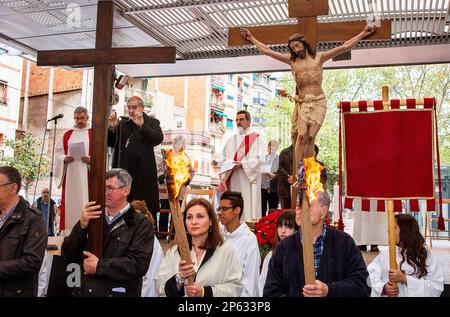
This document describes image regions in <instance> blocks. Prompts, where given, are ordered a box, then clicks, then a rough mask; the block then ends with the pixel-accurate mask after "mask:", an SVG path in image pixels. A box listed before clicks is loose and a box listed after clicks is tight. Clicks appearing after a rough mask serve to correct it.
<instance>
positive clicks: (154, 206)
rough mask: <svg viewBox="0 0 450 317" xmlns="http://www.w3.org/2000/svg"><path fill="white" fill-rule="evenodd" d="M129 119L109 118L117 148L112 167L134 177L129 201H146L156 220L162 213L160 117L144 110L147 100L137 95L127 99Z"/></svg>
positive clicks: (111, 138)
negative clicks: (158, 165)
mask: <svg viewBox="0 0 450 317" xmlns="http://www.w3.org/2000/svg"><path fill="white" fill-rule="evenodd" d="M127 111H128V115H129V118H123V119H122V120H120V121H119V119H118V118H117V114H116V113H115V112H113V114H112V115H111V116H110V117H109V132H108V146H109V147H113V148H114V155H113V162H112V167H113V168H116V167H120V168H123V169H125V170H127V171H128V173H130V175H131V177H133V185H132V186H131V192H130V196H129V197H128V201H133V200H145V202H146V203H147V207H148V209H149V210H150V212H151V213H152V216H153V219H157V218H156V214H157V213H158V212H159V197H158V176H157V172H156V160H155V153H154V149H153V148H154V147H155V146H157V145H159V144H161V142H162V141H163V139H164V137H163V133H162V130H161V127H160V125H159V120H157V119H156V118H153V117H149V116H148V115H147V114H145V113H144V101H143V100H142V99H141V98H140V97H137V96H133V97H131V98H129V99H128V101H127Z"/></svg>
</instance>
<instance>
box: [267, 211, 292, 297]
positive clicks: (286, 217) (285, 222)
mask: <svg viewBox="0 0 450 317" xmlns="http://www.w3.org/2000/svg"><path fill="white" fill-rule="evenodd" d="M297 230H298V226H297V223H296V222H295V211H294V210H292V209H287V210H286V211H284V212H282V213H281V214H280V215H279V216H278V219H277V234H276V236H275V241H274V244H273V248H272V251H270V252H269V253H267V255H266V257H265V258H264V262H263V265H262V269H261V274H260V275H259V280H258V290H259V296H263V291H264V285H265V284H266V278H267V271H268V270H269V263H270V259H271V258H272V253H273V252H274V251H275V248H276V247H277V244H278V242H280V241H281V240H284V239H285V238H287V237H289V236H291V235H293V234H294V233H295V231H297Z"/></svg>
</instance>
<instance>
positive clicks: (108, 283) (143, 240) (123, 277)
mask: <svg viewBox="0 0 450 317" xmlns="http://www.w3.org/2000/svg"><path fill="white" fill-rule="evenodd" d="M131 182H132V178H131V176H130V174H129V173H128V172H127V171H126V170H124V169H121V168H116V169H112V170H110V171H108V172H107V173H106V187H105V193H106V197H105V206H106V210H105V212H103V211H102V210H100V205H96V204H95V201H91V202H88V203H87V204H86V206H85V208H84V209H83V211H82V213H81V217H80V221H79V222H78V223H77V224H76V225H75V227H74V228H73V230H72V232H71V234H70V235H69V236H68V237H67V238H65V239H64V242H63V245H62V248H61V250H62V256H63V258H64V259H65V260H66V262H67V263H70V262H76V263H81V265H82V270H83V272H84V274H82V277H81V287H80V288H77V289H74V295H76V296H94V297H107V296H109V297H112V296H133V297H137V296H140V295H141V289H142V277H143V276H144V275H145V274H146V272H147V270H148V267H149V264H150V260H151V257H152V253H153V239H154V230H153V227H152V226H151V225H150V222H149V221H148V219H147V218H146V217H145V216H144V215H142V214H141V213H138V212H136V211H135V210H134V209H133V207H131V206H130V204H129V203H128V201H127V197H128V195H129V194H130V190H131ZM99 217H105V222H104V230H103V231H104V235H103V255H102V258H100V259H99V258H98V257H96V256H95V255H94V254H92V253H90V252H88V251H85V250H87V233H88V230H87V228H88V225H89V222H90V221H91V220H92V219H98V218H99Z"/></svg>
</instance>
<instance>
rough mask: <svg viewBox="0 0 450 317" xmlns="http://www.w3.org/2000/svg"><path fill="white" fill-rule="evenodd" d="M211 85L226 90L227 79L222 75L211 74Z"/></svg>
mask: <svg viewBox="0 0 450 317" xmlns="http://www.w3.org/2000/svg"><path fill="white" fill-rule="evenodd" d="M211 85H212V86H213V88H215V89H218V90H225V80H223V78H222V77H221V76H211Z"/></svg>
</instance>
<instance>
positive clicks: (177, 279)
mask: <svg viewBox="0 0 450 317" xmlns="http://www.w3.org/2000/svg"><path fill="white" fill-rule="evenodd" d="M175 280H176V281H177V284H178V285H180V286H182V285H184V281H185V280H184V279H182V278H181V276H180V274H179V273H177V274H176V275H175Z"/></svg>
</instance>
